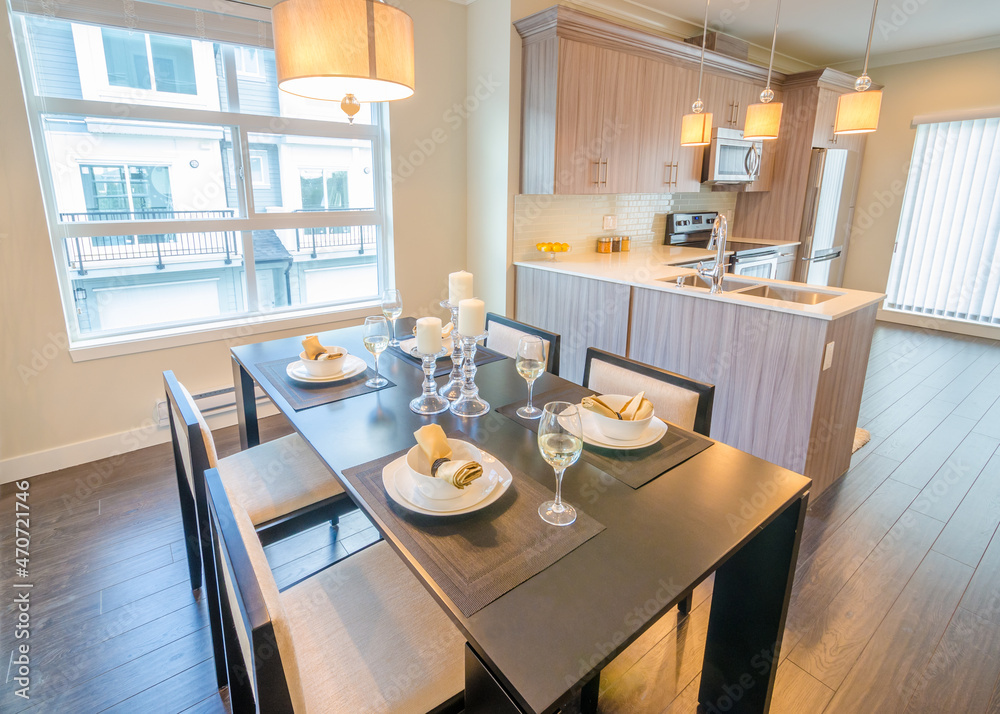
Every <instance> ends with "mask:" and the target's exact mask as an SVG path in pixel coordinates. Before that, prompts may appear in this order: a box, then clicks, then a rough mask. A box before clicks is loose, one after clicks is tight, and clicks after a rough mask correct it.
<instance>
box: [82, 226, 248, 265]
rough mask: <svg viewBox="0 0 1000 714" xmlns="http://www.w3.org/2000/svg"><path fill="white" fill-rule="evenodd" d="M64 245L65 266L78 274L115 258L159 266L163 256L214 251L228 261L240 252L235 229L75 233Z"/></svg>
mask: <svg viewBox="0 0 1000 714" xmlns="http://www.w3.org/2000/svg"><path fill="white" fill-rule="evenodd" d="M64 245H65V246H66V258H67V260H68V261H69V267H70V268H71V269H72V270H75V271H77V272H78V273H79V274H80V275H86V274H87V269H86V266H87V264H90V263H106V262H111V261H116V260H118V261H121V260H149V259H153V260H155V261H156V269H157V270H163V268H164V267H165V266H166V264H165V263H164V258H172V257H180V256H192V255H217V256H219V257H223V256H225V257H224V258H223V261H224V262H225V263H226V265H229V264H230V263H232V262H233V257H234V256H235V257H239V256H240V255H241V254H242V252H243V248H242V243H241V241H240V239H239V238H238V237H237V234H236V231H213V232H210V233H166V234H159V235H136V236H97V237H93V238H91V237H84V238H80V237H76V238H66V239H65V240H64Z"/></svg>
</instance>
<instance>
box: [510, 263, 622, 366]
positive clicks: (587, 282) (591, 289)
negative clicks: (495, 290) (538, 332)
mask: <svg viewBox="0 0 1000 714" xmlns="http://www.w3.org/2000/svg"><path fill="white" fill-rule="evenodd" d="M631 292H632V288H631V287H629V286H628V285H623V284H621V283H611V282H605V281H603V280H594V279H591V278H580V277H577V276H575V275H567V274H566V273H556V272H553V271H551V270H544V269H538V268H525V267H523V266H520V265H519V266H517V290H516V294H517V305H516V308H515V319H517V320H520V321H521V322H526V323H528V324H529V325H534V326H535V327H540V328H542V329H543V330H550V331H552V332H556V333H558V334H560V335H561V336H562V341H561V347H560V353H559V376H560V377H562V378H564V379H568V380H569V381H571V382H576V383H577V384H581V383H582V382H583V364H584V360H585V359H586V356H587V348H588V347H597V348H598V349H602V350H607V351H608V352H613V353H614V354H617V355H622V356H625V352H626V350H627V348H628V319H629V299H630V297H631Z"/></svg>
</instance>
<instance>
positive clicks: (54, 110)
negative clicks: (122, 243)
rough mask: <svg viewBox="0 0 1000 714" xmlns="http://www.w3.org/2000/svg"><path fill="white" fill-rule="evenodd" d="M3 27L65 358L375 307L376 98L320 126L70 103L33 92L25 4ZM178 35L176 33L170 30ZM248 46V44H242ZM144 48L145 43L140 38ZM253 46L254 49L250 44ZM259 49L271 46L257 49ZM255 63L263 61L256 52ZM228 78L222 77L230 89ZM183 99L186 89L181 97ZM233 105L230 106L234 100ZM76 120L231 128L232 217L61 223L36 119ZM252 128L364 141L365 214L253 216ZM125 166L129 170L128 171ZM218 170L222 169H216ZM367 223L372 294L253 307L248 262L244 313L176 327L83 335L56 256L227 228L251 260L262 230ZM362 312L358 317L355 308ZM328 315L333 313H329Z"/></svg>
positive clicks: (380, 267)
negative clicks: (364, 115)
mask: <svg viewBox="0 0 1000 714" xmlns="http://www.w3.org/2000/svg"><path fill="white" fill-rule="evenodd" d="M8 13H9V15H10V20H11V25H12V28H13V29H14V40H15V44H16V47H17V50H18V71H19V73H20V78H21V82H22V88H23V93H24V99H25V104H26V108H27V112H28V119H29V124H30V127H31V135H32V143H33V148H34V151H35V160H36V166H37V170H38V175H39V182H40V186H41V191H42V197H43V203H44V207H45V213H46V219H47V222H48V227H49V238H50V244H51V245H50V247H51V249H52V251H53V259H54V261H55V262H56V267H57V270H56V274H57V282H58V285H59V292H60V298H61V303H62V306H63V311H64V319H65V320H66V325H67V331H68V335H69V340H70V354H71V356H73V358H74V359H77V355H79V357H80V359H93V358H99V357H105V356H109V355H111V354H126V353H130V352H140V351H145V350H147V349H159V348H160V347H154V346H150V345H152V344H160V345H162V344H169V345H176V344H193V343H198V342H204V341H207V340H209V339H212V338H211V337H206V335H211V334H225V333H226V332H227V331H229V330H231V328H232V326H233V325H243V326H246V325H248V324H249V325H253V326H255V327H254V328H253V329H254V330H255V331H256V330H263V331H273V330H280V329H287V328H288V327H291V326H293V325H303V326H305V325H311V324H317V323H319V322H327V323H329V322H330V321H331V320H337V319H353V318H354V317H357V316H358V315H359V314H363V312H364V311H365V308H370V307H371V306H372V305H377V303H378V297H377V295H378V293H380V292H381V291H382V290H384V289H385V288H386V287H387V286H390V285H392V284H393V279H394V266H393V248H392V245H393V238H392V203H391V200H392V199H391V183H390V181H391V171H390V163H389V162H390V156H389V149H388V137H389V123H388V111H387V108H386V107H385V105H384V104H375V105H373V106H372V118H373V123H372V124H345V123H340V122H327V121H323V120H316V119H304V118H298V117H281V116H278V117H276V116H270V115H258V114H246V113H241V112H238V111H237V112H233V111H216V110H206V109H196V108H189V107H186V106H171V107H164V106H158V105H149V104H131V103H126V102H122V101H117V100H116V101H104V100H93V99H69V98H61V97H53V96H44V95H42V94H41V93H40V92H41V89H40V88H39V87H38V85H37V83H36V82H35V81H34V70H33V67H32V64H31V50H30V47H29V45H28V42H27V37H26V33H25V22H24V21H23V18H22V14H23V15H28V14H34V13H32V12H31V10H29V9H23V8H18V7H15V8H13V9H12V10H11V9H9V10H8ZM60 19H64V20H65V21H67V22H81V20H78V19H76V18H60ZM102 20H103V21H102V22H101V23H100V24H101V25H102V26H103V25H107V26H110V27H115V26H116V25H114V24H112V23H109V22H108V19H107V18H102ZM138 31H141V32H149V33H159V34H165V35H171V34H172V33H171V30H170V28H169V27H165V28H163V29H162V30H158V29H157V28H155V27H150V26H149V23H148V22H147V23H144V26H143V28H142V29H141V30H138ZM178 36H180V35H178ZM214 41H216V42H220V43H222V44H223V45H225V46H230V47H233V46H238V45H239V44H240V43H238V42H235V41H234V39H233V38H232V37H223V38H220V39H217V40H214ZM243 44H245V45H250V44H251V43H250V42H245V43H243ZM147 45H148V39H147ZM258 49H259V48H258ZM265 49H269V48H267V47H265ZM226 54H227V55H228V57H227V58H226V60H227V61H226V72H227V74H230V73H231V74H232V76H233V79H235V52H227V53H226ZM261 60H263V58H261ZM233 84H235V81H231V82H229V85H230V87H232V85H233ZM179 96H184V95H179ZM236 106H237V107H238V103H236ZM46 115H56V116H60V115H62V116H82V117H88V118H91V117H92V118H98V119H100V118H108V119H120V118H121V117H122V116H123V115H127V116H128V118H129V119H130V120H137V121H143V120H146V121H158V122H175V123H183V124H194V125H208V126H216V127H219V128H222V129H227V128H228V129H229V130H230V131H231V140H232V149H231V153H232V158H233V165H234V167H235V174H236V191H237V196H238V205H237V207H236V208H235V211H236V213H237V214H238V215H236V216H234V217H232V218H212V219H194V220H192V219H174V220H141V221H101V222H68V221H61V220H60V219H59V212H58V205H57V202H56V195H55V182H54V180H53V175H52V170H51V166H50V158H49V154H48V151H47V147H46V140H45V131H44V127H43V117H44V116H46ZM276 120H277V121H278V122H279V123H280V126H281V128H280V131H276V130H275V124H276ZM251 134H296V135H300V136H310V137H317V138H336V139H346V140H354V139H358V140H367V141H370V142H371V147H372V164H373V171H374V173H375V176H374V177H373V184H374V198H375V201H374V203H375V206H374V208H373V209H369V210H343V211H315V210H314V211H298V212H287V213H286V212H281V213H257V212H256V211H255V210H254V197H253V190H254V182H253V171H252V170H251V150H250V148H249V135H251ZM260 154H261V157H260V158H261V161H262V168H263V169H264V176H263V178H264V179H265V180H266V181H267V185H263V184H257V188H267V187H269V186H270V180H269V178H270V177H269V174H268V168H269V166H268V164H269V157H268V156H266V152H260ZM95 158H96V157H86V158H84V157H80V160H79V163H80V164H81V165H82V164H83V163H90V164H97V163H99V160H97V161H95V160H94V159H95ZM126 170H127V169H126ZM224 170H227V169H225V168H224ZM365 225H372V226H376V227H377V235H378V240H377V243H376V250H377V255H378V259H377V263H376V266H377V276H378V286H377V291H376V292H375V294H374V295H373V296H372V297H371V298H370V299H365V300H360V301H358V300H348V301H333V302H328V303H324V304H321V305H313V304H306V305H296V306H283V307H281V308H277V309H274V308H268V309H261V307H260V304H259V301H258V295H257V290H258V284H257V274H256V273H257V270H256V266H255V265H254V261H253V260H245V261H244V266H243V267H244V286H243V287H244V291H245V299H246V310H245V311H243V312H240V313H237V314H226V315H222V316H216V317H213V318H211V319H208V320H204V321H199V320H193V321H188V322H185V323H183V324H170V325H164V326H151V327H139V328H133V329H128V330H120V331H101V332H99V333H96V334H94V335H91V334H89V333H82V332H81V331H80V330H79V325H78V323H77V320H76V306H75V304H74V294H73V286H72V276H71V270H69V269H67V267H66V264H65V259H64V247H63V244H64V241H65V240H67V239H72V238H91V237H93V236H95V235H98V234H99V235H100V236H102V237H113V236H132V235H150V234H170V233H201V232H205V233H209V232H222V231H234V232H236V233H237V235H238V236H239V237H240V239H241V240H242V248H243V254H244V255H246V256H252V255H253V254H254V253H253V237H252V234H253V231H255V230H268V229H305V228H327V229H329V228H336V227H349V226H365ZM359 310H361V311H362V313H359V312H358V311H359ZM331 313H333V315H332V314H331Z"/></svg>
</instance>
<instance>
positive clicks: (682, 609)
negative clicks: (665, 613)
mask: <svg viewBox="0 0 1000 714" xmlns="http://www.w3.org/2000/svg"><path fill="white" fill-rule="evenodd" d="M693 605H694V593H693V592H691V591H688V593H687V595H685V596H684V598H683V599H682V600H681V601H680V602H679V603H677V611H678V612H679V613H680V614H682V615H688V614H690V613H691V608H692V606H693Z"/></svg>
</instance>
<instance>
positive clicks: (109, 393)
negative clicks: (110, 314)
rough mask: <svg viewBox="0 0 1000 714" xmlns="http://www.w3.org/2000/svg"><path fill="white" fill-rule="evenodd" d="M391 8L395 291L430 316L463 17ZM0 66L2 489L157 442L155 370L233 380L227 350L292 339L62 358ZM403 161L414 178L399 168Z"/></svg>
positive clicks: (436, 288)
mask: <svg viewBox="0 0 1000 714" xmlns="http://www.w3.org/2000/svg"><path fill="white" fill-rule="evenodd" d="M401 6H402V7H403V9H405V10H406V11H407V12H408V13H409V14H410V15H411V16H413V19H414V26H415V32H416V37H415V41H416V82H417V86H416V94H415V95H414V96H413V97H412V98H410V99H406V100H403V101H401V102H397V103H395V104H394V105H392V107H391V110H390V117H391V118H390V126H391V137H392V140H391V145H392V165H393V172H394V174H396V175H397V176H398V180H397V181H396V182H395V185H394V186H393V214H394V216H393V219H394V220H393V222H394V226H395V244H394V246H395V263H396V266H397V267H396V283H397V285H398V286H399V288H400V289H401V290H402V292H403V296H404V304H405V310H406V312H407V313H418V312H428V311H430V310H431V309H432V307H436V304H437V301H438V300H440V299H441V296H442V294H445V293H446V287H445V284H446V275H447V273H448V272H450V271H453V270H458V269H460V268H462V267H464V265H465V262H466V252H465V250H466V248H465V246H466V235H465V234H466V127H465V124H464V123H462V122H459V123H457V124H456V123H455V122H450V123H449V122H448V120H447V116H446V113H447V112H448V110H449V108H451V107H452V106H453V105H455V104H459V103H461V102H462V101H463V100H464V98H465V96H466V72H465V59H466V45H465V32H466V8H465V7H463V6H461V5H458V4H455V3H452V2H448V0H404V2H403V3H402V5H401ZM5 22H6V18H5ZM5 34H6V33H5ZM0 67H4V68H5V69H7V70H8V71H5V72H2V73H0V96H3V97H4V102H3V106H2V107H0V166H2V170H0V340H2V348H0V404H2V408H0V481H3V480H9V479H11V478H14V477H18V476H21V475H30V474H31V473H37V472H38V469H39V468H44V470H48V469H50V468H53V467H54V466H53V465H56V466H63V465H68V464H69V463H73V462H80V461H89V460H91V459H93V458H98V457H100V456H107V455H109V454H111V453H114V452H118V451H123V450H128V449H131V448H138V447H139V446H141V445H145V444H148V443H154V442H156V441H162V440H165V439H166V438H168V434H167V430H165V429H157V428H155V427H153V426H151V417H152V414H153V406H154V403H155V401H156V400H157V399H158V398H162V397H161V395H162V383H161V376H160V373H161V372H162V371H163V370H165V369H173V370H174V371H175V372H176V373H177V375H178V376H179V377H180V379H181V380H183V381H184V382H185V383H187V384H188V386H189V387H190V388H191V390H192V391H194V392H198V391H201V390H204V389H208V388H213V387H220V386H227V385H231V384H232V374H231V371H230V366H229V356H228V350H229V344H230V343H233V344H235V343H242V342H253V341H259V340H261V339H271V338H274V337H279V336H283V334H290V333H288V332H286V333H268V334H263V333H261V332H260V331H259V328H258V330H257V332H256V333H254V334H247V332H246V330H243V331H240V330H235V329H234V330H232V331H231V333H230V338H231V340H225V339H223V340H217V341H214V342H208V343H204V344H198V345H191V346H186V347H177V348H172V349H163V350H157V351H151V352H144V353H140V354H132V355H124V356H119V357H111V358H105V359H98V360H92V361H87V362H76V363H75V362H73V361H72V360H71V359H70V356H69V353H68V352H67V351H66V349H65V348H64V345H65V342H66V338H65V335H66V326H65V323H64V320H63V315H62V308H61V306H60V301H59V297H58V292H57V286H56V275H55V267H54V263H53V257H52V249H51V247H50V243H49V239H48V232H47V228H46V224H45V217H44V214H43V208H42V198H41V192H40V189H39V186H38V182H37V179H36V175H37V174H36V170H35V161H34V156H33V155H32V151H31V143H30V138H29V131H28V123H27V117H26V112H25V107H24V103H23V100H22V97H23V95H22V92H21V87H20V83H19V80H18V76H17V74H16V73H15V72H14V71H13V70H12V68H13V67H15V59H14V52H13V48H12V46H11V43H10V42H9V40H6V39H5V41H4V42H2V43H0ZM405 162H409V163H410V165H411V166H412V167H413V171H412V172H410V171H406V170H403V169H404V166H405V165H406V164H405ZM403 174H406V177H405V178H403V177H402V176H403ZM438 310H439V309H438ZM333 324H334V323H331V324H330V325H326V326H323V328H324V329H325V328H327V327H330V326H332V325H333ZM317 329H318V328H317ZM303 331H304V330H297V331H291V333H295V332H303ZM19 368H20V369H19ZM230 418H231V417H230ZM73 445H76V446H73ZM26 455H27V456H26ZM31 455H33V456H31ZM40 465H42V466H40ZM46 465H47V468H46Z"/></svg>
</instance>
